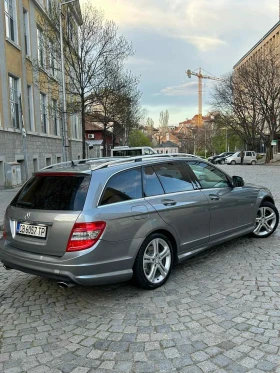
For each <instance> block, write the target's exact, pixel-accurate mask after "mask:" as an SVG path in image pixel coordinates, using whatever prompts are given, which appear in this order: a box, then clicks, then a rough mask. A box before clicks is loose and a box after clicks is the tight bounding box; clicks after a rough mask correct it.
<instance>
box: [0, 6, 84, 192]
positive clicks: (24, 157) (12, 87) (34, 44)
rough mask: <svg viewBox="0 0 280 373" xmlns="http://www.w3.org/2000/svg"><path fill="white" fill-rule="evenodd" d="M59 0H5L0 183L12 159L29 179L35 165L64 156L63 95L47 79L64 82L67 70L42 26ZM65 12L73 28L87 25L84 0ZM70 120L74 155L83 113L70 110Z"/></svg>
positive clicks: (0, 29) (0, 26)
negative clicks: (82, 8)
mask: <svg viewBox="0 0 280 373" xmlns="http://www.w3.org/2000/svg"><path fill="white" fill-rule="evenodd" d="M58 1H61V0H1V1H0V17H1V19H0V187H1V186H4V185H5V184H6V181H7V172H8V171H7V170H9V169H10V165H11V163H12V162H17V163H19V165H18V166H17V168H18V169H19V171H20V172H19V173H20V174H21V176H20V177H21V179H22V181H24V180H26V179H27V177H30V176H31V174H32V173H33V172H34V171H37V170H38V169H40V168H43V167H45V166H47V165H50V164H52V163H57V162H60V161H61V160H62V153H63V150H62V130H61V128H62V127H61V125H62V118H61V117H62V115H61V111H62V110H61V107H62V95H61V92H60V89H59V90H57V93H54V91H53V90H52V89H48V86H47V84H46V82H49V81H52V84H55V83H53V82H56V81H57V84H58V80H59V79H61V71H59V69H60V67H58V66H56V65H57V64H56V62H55V59H53V58H52V56H51V45H50V49H49V50H46V49H45V43H44V40H43V38H44V36H43V33H42V29H41V21H42V19H48V17H49V14H50V13H49V11H50V9H51V7H52V6H54V5H55V4H56V5H57V3H58ZM63 13H64V17H63V20H64V26H67V25H66V22H68V20H69V22H70V21H71V27H67V32H69V30H70V31H71V29H73V28H78V27H79V25H81V22H82V20H81V12H80V4H79V0H76V1H75V3H73V5H71V6H69V5H63ZM65 14H67V17H65ZM64 30H65V31H66V27H64ZM47 54H49V55H47ZM35 64H36V65H37V66H39V68H38V69H35V68H34V65H35ZM42 82H44V84H42ZM67 121H68V123H67V126H68V138H69V147H68V158H72V159H78V158H80V157H81V155H82V140H81V138H82V133H81V121H80V117H79V115H78V114H74V115H68V117H67Z"/></svg>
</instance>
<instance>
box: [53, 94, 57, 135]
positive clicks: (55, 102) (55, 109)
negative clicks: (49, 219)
mask: <svg viewBox="0 0 280 373" xmlns="http://www.w3.org/2000/svg"><path fill="white" fill-rule="evenodd" d="M52 120H53V133H54V135H56V136H58V135H59V116H58V107H57V100H52Z"/></svg>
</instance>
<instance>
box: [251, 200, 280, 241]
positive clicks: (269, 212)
mask: <svg viewBox="0 0 280 373" xmlns="http://www.w3.org/2000/svg"><path fill="white" fill-rule="evenodd" d="M278 223H279V212H278V210H277V208H276V207H275V206H274V204H273V203H271V202H267V201H264V202H263V203H262V204H261V205H260V207H259V209H258V212H257V216H256V223H255V224H256V227H255V229H254V231H253V236H254V237H257V238H266V237H269V236H270V235H271V234H272V233H273V232H274V231H275V230H276V228H277V226H278Z"/></svg>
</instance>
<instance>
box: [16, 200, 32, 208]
mask: <svg viewBox="0 0 280 373" xmlns="http://www.w3.org/2000/svg"><path fill="white" fill-rule="evenodd" d="M16 206H24V207H33V206H34V203H31V202H23V201H22V202H20V201H18V202H16Z"/></svg>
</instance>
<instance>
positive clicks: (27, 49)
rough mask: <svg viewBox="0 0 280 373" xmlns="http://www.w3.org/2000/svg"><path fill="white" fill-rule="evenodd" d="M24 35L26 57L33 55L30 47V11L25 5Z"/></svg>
mask: <svg viewBox="0 0 280 373" xmlns="http://www.w3.org/2000/svg"><path fill="white" fill-rule="evenodd" d="M23 37H24V52H25V56H26V57H30V56H31V47H30V27H29V13H28V10H27V9H25V8H24V7H23Z"/></svg>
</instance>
